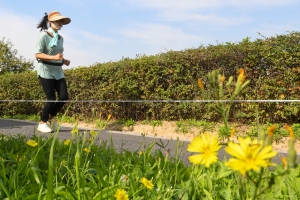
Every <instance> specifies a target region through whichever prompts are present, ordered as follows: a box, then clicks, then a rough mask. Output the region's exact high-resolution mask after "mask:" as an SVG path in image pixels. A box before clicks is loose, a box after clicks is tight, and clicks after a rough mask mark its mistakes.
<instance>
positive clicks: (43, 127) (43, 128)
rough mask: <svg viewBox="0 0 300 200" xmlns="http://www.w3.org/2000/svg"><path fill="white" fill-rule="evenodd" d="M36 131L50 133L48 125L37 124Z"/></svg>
mask: <svg viewBox="0 0 300 200" xmlns="http://www.w3.org/2000/svg"><path fill="white" fill-rule="evenodd" d="M37 130H38V131H40V132H42V133H51V132H52V130H51V128H50V127H49V125H48V123H43V124H41V123H39V126H38V127H37Z"/></svg>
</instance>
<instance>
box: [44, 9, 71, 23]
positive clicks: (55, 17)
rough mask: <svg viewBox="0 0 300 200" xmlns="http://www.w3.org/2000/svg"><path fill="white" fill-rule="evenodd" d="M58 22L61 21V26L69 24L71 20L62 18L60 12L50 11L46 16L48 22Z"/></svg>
mask: <svg viewBox="0 0 300 200" xmlns="http://www.w3.org/2000/svg"><path fill="white" fill-rule="evenodd" d="M58 20H62V23H63V25H66V24H69V23H70V22H71V19H70V18H69V17H66V16H62V15H61V14H60V12H57V11H52V12H50V13H49V14H48V21H49V22H54V21H58Z"/></svg>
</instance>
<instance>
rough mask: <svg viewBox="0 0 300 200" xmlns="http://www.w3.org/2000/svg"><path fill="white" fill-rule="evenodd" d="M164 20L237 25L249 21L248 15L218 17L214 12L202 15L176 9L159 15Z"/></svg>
mask: <svg viewBox="0 0 300 200" xmlns="http://www.w3.org/2000/svg"><path fill="white" fill-rule="evenodd" d="M159 16H160V17H162V18H163V19H165V20H168V21H189V22H191V21H194V22H198V23H199V22H200V23H202V24H203V23H204V24H210V25H211V24H218V25H238V24H244V23H246V22H249V21H251V19H250V18H249V17H239V18H237V17H235V18H230V17H220V16H218V15H216V14H209V15H203V14H198V13H187V12H180V13H177V12H176V11H167V12H164V13H162V14H160V15H159Z"/></svg>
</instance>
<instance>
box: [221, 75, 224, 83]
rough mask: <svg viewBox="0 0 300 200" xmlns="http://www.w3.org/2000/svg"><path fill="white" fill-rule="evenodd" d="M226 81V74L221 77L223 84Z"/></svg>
mask: <svg viewBox="0 0 300 200" xmlns="http://www.w3.org/2000/svg"><path fill="white" fill-rule="evenodd" d="M224 81H225V76H222V77H221V84H223V83H224Z"/></svg>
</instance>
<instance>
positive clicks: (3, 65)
mask: <svg viewBox="0 0 300 200" xmlns="http://www.w3.org/2000/svg"><path fill="white" fill-rule="evenodd" d="M17 53H18V51H17V50H16V49H13V44H12V43H11V42H10V41H5V38H3V39H2V40H0V75H2V74H5V73H8V72H11V73H21V72H26V71H29V70H32V69H33V68H34V66H33V61H30V60H26V59H25V58H24V57H22V56H20V57H17Z"/></svg>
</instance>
